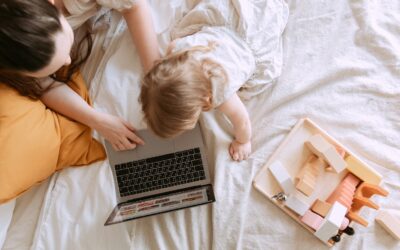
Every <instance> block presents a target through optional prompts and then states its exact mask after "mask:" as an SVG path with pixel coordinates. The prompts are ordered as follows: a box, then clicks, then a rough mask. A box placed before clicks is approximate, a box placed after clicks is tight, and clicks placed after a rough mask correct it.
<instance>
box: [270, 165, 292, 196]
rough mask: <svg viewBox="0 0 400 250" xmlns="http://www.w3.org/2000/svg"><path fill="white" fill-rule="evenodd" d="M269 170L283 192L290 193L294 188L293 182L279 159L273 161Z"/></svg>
mask: <svg viewBox="0 0 400 250" xmlns="http://www.w3.org/2000/svg"><path fill="white" fill-rule="evenodd" d="M269 170H270V171H271V173H272V175H273V176H274V177H275V180H276V181H277V182H278V184H279V186H280V187H281V188H282V190H283V192H284V193H286V194H290V193H292V192H293V190H294V184H293V181H292V179H291V178H290V175H289V173H288V171H287V170H286V168H285V167H284V166H283V165H282V163H281V162H280V161H274V162H273V163H272V164H271V165H270V166H269Z"/></svg>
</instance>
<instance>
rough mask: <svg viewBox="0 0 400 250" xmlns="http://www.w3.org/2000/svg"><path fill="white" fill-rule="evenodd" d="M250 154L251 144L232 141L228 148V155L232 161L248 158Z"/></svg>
mask: <svg viewBox="0 0 400 250" xmlns="http://www.w3.org/2000/svg"><path fill="white" fill-rule="evenodd" d="M250 153H251V142H250V141H248V142H246V143H240V142H238V141H236V140H234V141H232V143H231V145H230V146H229V154H230V155H231V157H232V159H233V160H234V161H242V160H246V159H247V158H249V155H250Z"/></svg>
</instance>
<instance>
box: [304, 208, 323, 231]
mask: <svg viewBox="0 0 400 250" xmlns="http://www.w3.org/2000/svg"><path fill="white" fill-rule="evenodd" d="M300 220H301V221H302V222H303V223H304V224H306V225H307V226H309V227H311V228H312V229H314V230H317V229H318V228H319V227H320V226H321V223H322V221H323V220H324V218H322V217H321V216H319V215H318V214H316V213H314V212H312V211H311V210H307V212H306V213H305V214H304V215H303V216H302V217H301V219H300Z"/></svg>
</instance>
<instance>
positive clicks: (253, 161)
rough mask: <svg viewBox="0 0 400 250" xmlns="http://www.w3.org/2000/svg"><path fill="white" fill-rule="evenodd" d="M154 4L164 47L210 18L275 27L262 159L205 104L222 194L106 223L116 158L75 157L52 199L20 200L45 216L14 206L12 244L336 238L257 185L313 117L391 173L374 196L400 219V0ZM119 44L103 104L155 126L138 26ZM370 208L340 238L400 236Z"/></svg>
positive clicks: (261, 116)
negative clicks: (145, 108) (246, 151)
mask: <svg viewBox="0 0 400 250" xmlns="http://www.w3.org/2000/svg"><path fill="white" fill-rule="evenodd" d="M150 3H151V6H152V9H153V18H154V20H155V27H156V31H157V32H158V34H159V41H160V44H161V48H162V50H163V51H164V50H165V48H166V47H167V45H168V43H169V41H171V39H173V37H174V36H178V35H183V34H189V33H191V32H195V31H196V29H197V28H198V27H201V26H202V25H216V26H221V25H224V26H228V27H230V28H232V29H235V31H237V32H243V34H245V35H246V36H247V37H249V39H250V40H251V39H252V34H255V33H257V32H260V30H258V28H259V27H263V32H265V35H266V37H267V38H266V39H265V40H263V41H262V43H263V44H262V45H263V46H260V47H259V48H265V51H266V52H267V53H265V55H266V58H263V59H264V61H267V62H268V65H267V66H265V67H264V66H263V68H259V69H258V70H259V72H264V73H265V74H263V73H260V74H261V76H260V79H261V80H266V79H262V77H268V80H269V81H270V85H269V88H267V90H266V91H264V92H263V93H262V94H259V95H257V96H255V97H253V98H252V99H250V100H246V101H245V105H246V107H247V109H248V111H249V114H250V119H251V122H252V126H253V138H252V146H253V153H252V155H251V157H250V159H248V160H246V161H242V162H240V163H237V162H233V161H232V160H231V159H230V157H229V153H228V145H229V143H230V141H231V140H232V128H231V126H230V124H229V122H228V121H227V120H226V119H225V117H223V116H222V115H221V114H220V113H219V112H216V111H212V112H207V113H204V114H203V115H202V118H201V121H200V124H201V127H202V131H203V136H204V140H205V143H206V147H207V150H208V156H207V157H208V162H209V165H210V166H211V168H210V170H211V176H212V180H213V185H214V191H215V195H216V199H217V202H216V203H213V204H212V205H207V206H200V207H195V208H191V209H185V210H180V211H176V212H171V213H167V214H162V215H157V216H152V217H148V218H143V219H139V220H135V221H130V222H126V223H122V224H117V225H113V226H107V227H104V226H103V224H104V221H105V220H106V218H107V216H108V215H109V213H110V211H111V210H112V208H113V207H114V206H115V205H116V198H115V193H114V186H113V185H114V183H113V179H112V174H111V171H110V168H109V164H108V162H107V161H105V162H101V163H96V164H93V165H91V166H88V167H83V168H71V169H67V170H63V171H62V172H61V173H59V174H56V175H54V176H53V177H52V179H51V180H50V181H49V184H48V187H47V186H46V188H45V191H44V192H41V193H42V194H43V197H44V198H43V203H40V205H37V204H38V202H36V206H33V205H32V206H30V204H29V202H25V203H22V204H25V205H26V207H22V205H18V201H17V208H16V211H17V210H18V211H20V214H22V215H21V216H24V218H29V214H30V213H29V211H30V209H31V207H33V209H34V208H35V207H36V208H37V207H39V208H40V209H39V211H40V213H39V216H38V215H37V214H35V213H34V214H33V215H32V216H35V217H31V219H36V218H37V222H36V223H34V225H33V226H31V227H24V220H18V219H16V218H15V214H14V218H13V224H12V226H11V227H10V229H9V234H8V236H7V239H6V242H5V246H4V249H14V248H17V249H324V248H326V247H325V246H324V245H323V243H321V242H320V241H319V240H318V239H317V238H316V237H315V236H313V235H312V234H310V233H309V232H307V231H306V230H305V229H304V228H302V227H301V226H300V225H298V224H297V223H296V222H294V221H293V220H292V219H291V218H289V217H288V216H286V215H285V214H284V213H283V212H282V211H280V210H279V209H278V208H277V207H276V206H275V205H273V204H272V203H271V202H269V201H268V200H267V199H266V198H265V197H264V196H262V195H261V194H260V193H259V192H258V191H256V190H255V189H254V188H253V187H252V180H253V178H254V177H255V175H256V174H257V172H258V171H259V170H260V169H261V167H262V166H263V164H265V162H266V161H267V159H268V157H270V156H271V154H272V153H273V152H274V150H275V149H276V148H277V147H278V145H279V144H280V143H281V142H282V140H283V139H284V137H285V136H286V135H287V134H288V132H289V131H290V130H291V128H292V126H293V125H294V124H295V123H296V122H297V121H298V119H300V118H303V117H309V118H311V119H312V120H313V121H315V122H316V123H317V124H318V125H320V126H321V127H322V128H323V129H325V130H326V131H327V132H328V133H329V134H330V135H332V136H333V137H335V138H336V139H337V140H338V141H339V142H341V143H342V144H344V145H345V146H346V147H348V148H349V149H350V150H351V151H352V152H354V153H355V154H356V155H357V156H359V157H360V158H361V159H363V160H365V161H366V162H367V163H369V164H370V165H371V166H373V167H374V168H375V169H377V170H378V171H379V172H380V173H381V174H382V175H383V176H384V182H383V184H382V185H383V186H384V187H385V188H386V189H387V190H389V191H390V195H389V197H388V198H382V197H373V200H374V201H375V202H377V203H379V204H380V205H381V209H382V210H387V211H390V212H392V213H393V214H395V215H397V216H398V217H399V218H400V150H399V148H400V26H399V23H400V14H399V13H400V2H399V1H397V0H388V1H369V0H354V1H346V0H338V1H326V0H318V1H315V0H302V1H296V0H289V1H288V2H286V1H283V0H253V1H245V0H243V1H239V0H232V1H228V0H223V1H196V0H186V1H184V0H172V1H163V0H153V1H150ZM288 10H289V12H287V11H288ZM264 27H265V29H264ZM283 28H284V32H283V33H282V34H280V32H279V31H280V30H282V31H283ZM257 37H258V36H257ZM253 42H255V43H256V42H257V41H253ZM112 43H115V44H116V46H115V50H114V51H113V53H111V54H110V55H109V56H108V58H106V60H107V64H105V65H106V66H105V67H104V68H99V72H98V73H97V75H96V76H95V78H94V82H92V83H91V89H90V91H91V95H92V98H93V100H94V105H95V108H97V109H99V110H103V111H106V112H109V113H112V114H115V115H120V116H122V117H124V118H125V119H127V120H129V121H130V122H131V123H132V124H134V126H135V127H137V128H144V127H145V124H144V122H143V115H142V113H141V111H140V106H139V103H138V101H137V97H138V94H139V91H140V85H139V84H140V83H139V80H140V76H141V68H140V63H139V60H138V59H137V56H136V52H135V49H134V47H133V45H132V42H131V40H130V37H129V34H128V33H127V31H124V32H122V33H118V35H116V37H115V39H114V40H113V41H112ZM279 46H282V47H281V48H282V49H280V47H279ZM265 51H264V52H265ZM259 52H260V53H261V52H263V51H259ZM264 52H263V53H264ZM265 65H266V64H265ZM238 70H240V69H238ZM361 214H362V216H363V217H364V218H366V219H367V220H368V221H369V222H370V225H369V227H367V228H364V227H362V226H359V225H355V227H354V228H355V230H356V234H355V235H354V236H351V237H346V238H344V239H342V241H341V242H340V243H338V244H336V245H335V246H334V249H346V250H347V249H398V248H399V247H400V245H399V244H400V243H398V242H397V241H395V240H394V239H392V238H391V237H390V236H389V235H388V234H387V233H386V231H384V230H383V229H382V228H381V227H380V226H378V225H376V223H375V222H374V217H375V215H376V210H372V209H363V210H362V213H361ZM29 228H31V229H29ZM10 232H11V233H10ZM24 235H27V236H25V237H24Z"/></svg>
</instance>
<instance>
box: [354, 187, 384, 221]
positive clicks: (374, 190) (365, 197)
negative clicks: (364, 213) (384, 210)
mask: <svg viewBox="0 0 400 250" xmlns="http://www.w3.org/2000/svg"><path fill="white" fill-rule="evenodd" d="M374 194H377V195H381V196H387V195H388V194H389V192H388V191H386V190H385V189H383V188H381V187H379V186H377V185H373V184H370V183H366V182H363V183H362V184H361V185H360V186H358V188H357V190H356V192H355V195H354V198H353V204H352V205H351V208H350V211H349V213H348V214H347V217H348V218H349V219H350V220H352V221H355V222H357V223H359V224H361V225H363V226H365V227H366V226H368V222H367V221H366V220H365V219H363V218H362V217H361V216H359V215H358V213H359V211H360V210H361V208H362V207H364V206H367V207H370V208H373V209H377V210H378V209H379V206H378V205H377V204H376V203H374V202H372V201H371V200H370V199H369V198H371V196H372V195H374Z"/></svg>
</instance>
